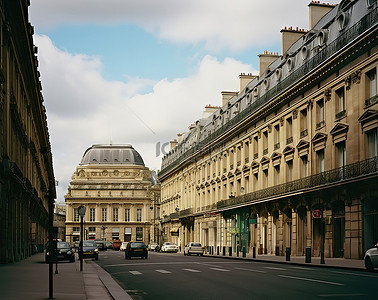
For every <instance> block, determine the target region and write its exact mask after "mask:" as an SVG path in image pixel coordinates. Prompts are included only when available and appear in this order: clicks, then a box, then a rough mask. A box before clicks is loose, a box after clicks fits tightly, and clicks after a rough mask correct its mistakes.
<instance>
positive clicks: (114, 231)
mask: <svg viewBox="0 0 378 300" xmlns="http://www.w3.org/2000/svg"><path fill="white" fill-rule="evenodd" d="M112 239H113V240H119V228H118V227H113V228H112Z"/></svg>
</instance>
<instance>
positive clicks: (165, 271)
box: [155, 270, 172, 274]
mask: <svg viewBox="0 0 378 300" xmlns="http://www.w3.org/2000/svg"><path fill="white" fill-rule="evenodd" d="M155 271H156V272H159V273H162V274H169V273H172V272H169V271H167V270H155Z"/></svg>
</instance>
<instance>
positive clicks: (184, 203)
mask: <svg viewBox="0 0 378 300" xmlns="http://www.w3.org/2000/svg"><path fill="white" fill-rule="evenodd" d="M309 13H310V18H309V19H310V30H308V31H307V30H304V29H298V28H295V29H294V28H292V27H290V28H284V29H282V30H281V34H282V35H281V37H282V53H281V54H280V55H279V54H278V53H271V52H268V51H264V52H263V53H262V54H261V55H259V61H260V70H259V74H258V75H252V74H241V75H240V90H239V91H238V92H223V93H222V100H223V103H222V107H221V108H220V109H218V110H217V111H216V112H214V113H213V114H211V116H209V117H207V118H203V119H200V120H198V121H196V122H195V123H193V124H192V125H191V126H190V127H189V131H188V132H186V133H184V134H180V135H179V136H178V140H177V142H176V143H175V144H174V145H173V147H172V149H171V151H170V152H169V153H168V154H167V155H166V156H165V157H164V158H163V161H162V170H161V171H160V172H159V179H160V182H161V184H162V199H161V211H162V226H163V234H164V239H165V240H169V241H173V242H176V243H179V244H180V245H181V247H182V246H183V245H184V244H185V243H187V242H190V241H200V242H202V244H203V245H204V246H206V247H207V248H208V249H209V251H213V252H214V253H216V252H217V253H222V252H223V253H227V254H228V253H230V252H231V253H235V254H237V253H239V252H242V253H243V254H244V253H248V252H252V251H253V249H254V250H256V252H258V253H260V254H276V255H283V254H284V253H285V251H286V249H287V248H289V250H291V254H292V255H304V253H305V251H306V247H311V253H312V255H313V256H320V255H321V250H322V248H323V249H324V250H323V253H324V255H325V257H344V258H362V256H363V254H364V251H365V250H366V249H368V248H369V247H371V246H372V245H373V243H374V242H375V241H376V240H378V187H377V184H376V183H377V182H378V180H377V179H378V157H377V155H378V153H377V149H378V142H377V128H378V103H377V66H378V53H377V50H378V46H377V44H378V43H377V32H378V29H377V22H378V11H377V1H366V0H356V1H350V0H343V1H341V2H340V4H339V5H337V6H336V5H330V4H321V3H319V1H314V2H311V3H310V4H309Z"/></svg>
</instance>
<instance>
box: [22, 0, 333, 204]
mask: <svg viewBox="0 0 378 300" xmlns="http://www.w3.org/2000/svg"><path fill="white" fill-rule="evenodd" d="M31 3H32V4H31V6H30V9H29V14H30V16H29V18H30V22H31V23H32V25H33V26H34V29H35V34H34V43H35V45H36V46H38V58H39V71H40V73H41V81H42V87H43V95H44V99H45V105H46V109H47V119H48V125H49V132H50V137H51V144H52V151H53V159H54V169H55V176H56V179H57V180H58V181H59V186H58V187H57V192H58V199H57V201H59V202H63V201H64V194H65V193H66V191H67V186H68V184H69V181H70V178H71V175H72V173H73V172H74V171H75V169H76V167H77V165H78V164H79V163H80V160H81V158H82V155H83V153H84V151H85V150H86V149H87V148H89V147H90V146H91V145H93V144H104V143H105V144H108V143H110V142H112V143H113V144H125V143H128V144H132V145H133V146H134V148H135V149H136V150H137V151H138V152H139V153H140V154H141V155H142V157H143V159H144V162H145V164H146V166H148V167H150V168H151V169H155V170H159V169H160V165H161V158H162V155H161V153H162V151H161V147H160V148H159V145H164V143H166V142H169V140H172V139H174V138H175V137H176V134H177V133H179V132H180V133H182V132H185V131H187V128H188V126H189V125H190V124H191V123H192V122H194V121H196V120H198V119H199V118H201V116H202V111H203V108H204V106H205V105H207V104H211V105H221V91H237V90H238V89H239V79H238V75H239V74H240V73H253V74H258V71H257V70H258V59H257V55H258V54H260V53H262V52H263V51H264V50H268V51H272V52H279V53H281V36H280V30H281V29H282V28H284V27H285V26H294V27H297V26H298V27H300V28H304V29H308V3H309V1H307V0H290V1H282V0H265V1H257V0H233V1H230V0H180V1H177V0H138V1H136V0H80V1H78V0H64V1H62V0H49V1H46V0H32V1H31ZM332 3H338V1H334V2H332Z"/></svg>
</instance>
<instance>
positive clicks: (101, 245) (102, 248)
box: [95, 240, 107, 251]
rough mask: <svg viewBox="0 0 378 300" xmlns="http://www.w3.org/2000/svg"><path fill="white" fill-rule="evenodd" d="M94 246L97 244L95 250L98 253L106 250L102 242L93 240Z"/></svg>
mask: <svg viewBox="0 0 378 300" xmlns="http://www.w3.org/2000/svg"><path fill="white" fill-rule="evenodd" d="M95 242H96V244H97V248H98V250H99V251H106V250H107V248H106V246H105V241H103V240H95Z"/></svg>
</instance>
